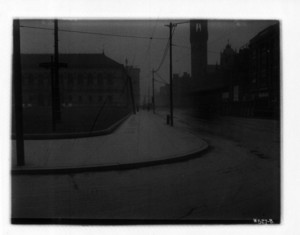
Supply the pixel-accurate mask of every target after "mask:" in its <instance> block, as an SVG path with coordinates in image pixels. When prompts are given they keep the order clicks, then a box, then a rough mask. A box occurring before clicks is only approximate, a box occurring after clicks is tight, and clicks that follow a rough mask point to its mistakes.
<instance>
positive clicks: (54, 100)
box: [40, 56, 68, 132]
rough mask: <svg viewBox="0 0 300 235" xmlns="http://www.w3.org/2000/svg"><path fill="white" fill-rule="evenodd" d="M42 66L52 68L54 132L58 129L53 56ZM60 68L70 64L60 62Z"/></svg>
mask: <svg viewBox="0 0 300 235" xmlns="http://www.w3.org/2000/svg"><path fill="white" fill-rule="evenodd" d="M40 67H42V68H45V69H50V72H51V98H52V102H51V103H52V130H53V132H55V131H56V117H57V116H56V115H57V113H56V106H57V103H56V97H55V96H56V92H57V91H56V89H57V88H56V87H55V80H54V70H55V63H54V61H53V56H51V60H50V62H46V63H41V64H40ZM58 67H59V68H67V67H68V65H67V64H66V63H59V64H58Z"/></svg>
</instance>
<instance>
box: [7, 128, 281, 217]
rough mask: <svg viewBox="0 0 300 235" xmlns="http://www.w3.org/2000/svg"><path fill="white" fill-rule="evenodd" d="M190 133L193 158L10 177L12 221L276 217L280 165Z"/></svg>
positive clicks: (210, 137)
mask: <svg viewBox="0 0 300 235" xmlns="http://www.w3.org/2000/svg"><path fill="white" fill-rule="evenodd" d="M177 126H180V128H183V129H185V130H190V132H191V133H192V134H194V135H196V136H199V137H201V138H202V139H203V140H205V141H206V142H208V144H209V145H210V148H209V150H208V151H206V152H205V153H200V154H199V156H198V157H197V158H194V159H191V160H187V161H182V162H178V163H172V164H165V165H158V166H149V167H144V168H139V169H133V170H123V171H107V172H87V173H78V174H57V175H13V176H12V218H13V219H18V218H23V219H26V218H30V219H34V218H46V219H47V218H63V219H134V220H149V219H150V220H151V219H152V220H153V219H156V220H157V219H158V220H160V219H163V220H201V219H203V220H235V219H237V220H241V219H242V220H252V219H255V218H259V219H273V220H274V219H278V218H279V199H280V198H279V182H280V176H279V159H276V158H272V157H267V156H264V155H260V154H257V152H254V151H252V150H250V149H248V148H246V147H245V146H243V145H242V144H241V143H238V142H235V141H232V140H228V139H224V138H221V137H218V136H215V135H213V134H208V133H202V132H200V131H196V130H195V129H192V128H191V127H189V126H187V125H185V124H182V123H181V124H177Z"/></svg>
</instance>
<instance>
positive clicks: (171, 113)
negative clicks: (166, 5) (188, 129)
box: [166, 22, 176, 126]
mask: <svg viewBox="0 0 300 235" xmlns="http://www.w3.org/2000/svg"><path fill="white" fill-rule="evenodd" d="M166 26H167V27H169V28H170V125H171V126H173V82H172V80H173V79H172V76H173V72H172V31H173V27H175V26H176V25H174V24H172V22H170V24H169V25H166Z"/></svg>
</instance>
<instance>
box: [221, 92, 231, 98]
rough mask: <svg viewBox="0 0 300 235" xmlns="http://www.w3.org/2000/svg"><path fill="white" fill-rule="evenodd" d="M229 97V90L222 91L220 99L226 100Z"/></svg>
mask: <svg viewBox="0 0 300 235" xmlns="http://www.w3.org/2000/svg"><path fill="white" fill-rule="evenodd" d="M228 99H229V92H223V93H222V100H228Z"/></svg>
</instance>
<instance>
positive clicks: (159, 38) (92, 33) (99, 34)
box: [20, 25, 168, 40]
mask: <svg viewBox="0 0 300 235" xmlns="http://www.w3.org/2000/svg"><path fill="white" fill-rule="evenodd" d="M20 27H21V28H30V29H41V30H49V31H54V29H51V28H44V27H35V26H27V25H21V26H20ZM58 31H59V32H67V33H79V34H89V35H98V36H109V37H121V38H137V39H151V40H152V39H155V40H167V39H168V38H161V37H153V36H151V37H147V36H137V35H122V34H112V33H98V32H87V31H79V30H68V29H58Z"/></svg>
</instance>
